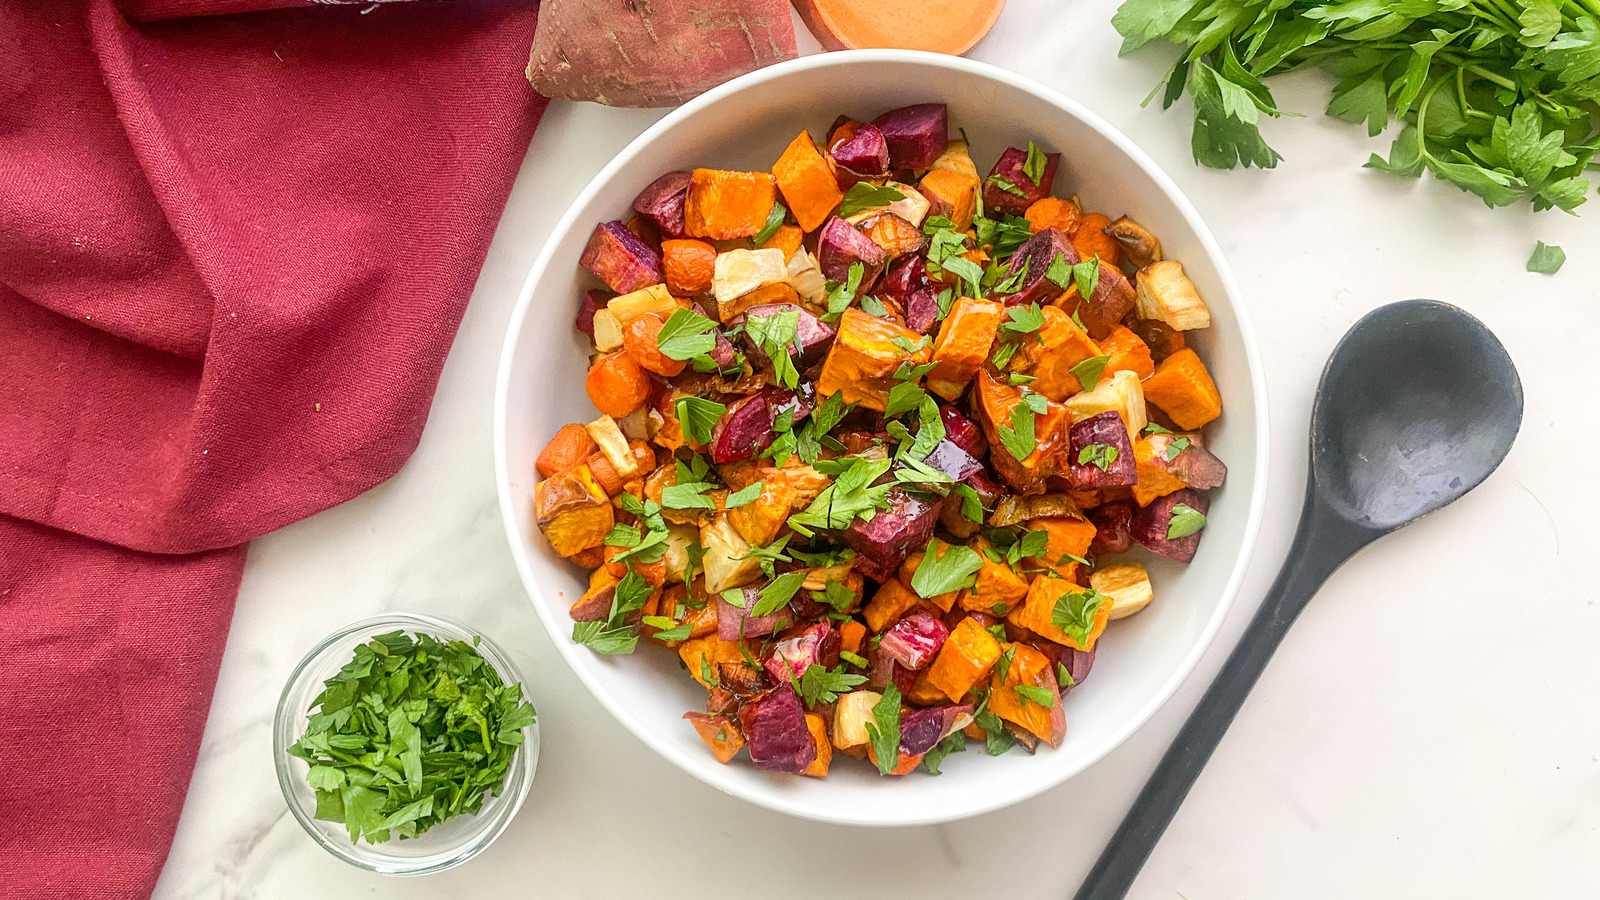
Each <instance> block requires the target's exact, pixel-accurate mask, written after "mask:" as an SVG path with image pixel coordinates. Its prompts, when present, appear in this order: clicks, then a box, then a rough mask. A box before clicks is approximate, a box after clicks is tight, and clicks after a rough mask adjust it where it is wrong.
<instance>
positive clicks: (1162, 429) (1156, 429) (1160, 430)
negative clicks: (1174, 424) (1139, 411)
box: [1144, 422, 1172, 434]
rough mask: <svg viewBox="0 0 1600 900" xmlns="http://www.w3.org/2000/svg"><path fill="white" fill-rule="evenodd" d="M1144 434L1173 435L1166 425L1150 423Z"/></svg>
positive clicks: (1146, 426)
mask: <svg viewBox="0 0 1600 900" xmlns="http://www.w3.org/2000/svg"><path fill="white" fill-rule="evenodd" d="M1144 433H1145V434H1171V433H1172V429H1170V428H1167V427H1166V426H1164V425H1157V424H1156V423H1155V422H1150V423H1148V424H1146V425H1145V426H1144Z"/></svg>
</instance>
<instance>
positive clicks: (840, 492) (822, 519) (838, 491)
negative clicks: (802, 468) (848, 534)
mask: <svg viewBox="0 0 1600 900" xmlns="http://www.w3.org/2000/svg"><path fill="white" fill-rule="evenodd" d="M843 465H844V466H845V468H844V469H842V470H841V471H840V473H839V475H838V477H836V478H835V479H834V481H833V483H832V484H830V485H828V486H827V487H826V488H823V489H822V493H820V494H818V495H817V497H816V499H815V500H812V501H811V505H810V506H807V507H806V508H805V509H804V510H803V511H801V512H798V513H795V514H794V515H792V516H790V517H789V527H791V528H793V529H794V530H796V531H798V532H800V533H801V534H804V535H807V536H809V535H810V529H813V528H827V529H838V528H847V527H849V525H850V523H851V522H853V521H855V519H856V518H857V517H858V516H861V515H863V514H865V513H869V512H874V511H876V510H880V509H887V508H888V506H889V500H888V495H889V490H890V489H891V488H892V487H893V485H890V484H883V485H878V486H875V487H874V486H873V485H872V482H874V481H876V480H877V479H878V478H880V477H882V476H883V474H884V473H885V472H887V471H889V467H890V466H892V465H894V460H893V459H880V460H872V459H865V458H862V457H850V458H848V462H844V463H843ZM819 471H820V469H819Z"/></svg>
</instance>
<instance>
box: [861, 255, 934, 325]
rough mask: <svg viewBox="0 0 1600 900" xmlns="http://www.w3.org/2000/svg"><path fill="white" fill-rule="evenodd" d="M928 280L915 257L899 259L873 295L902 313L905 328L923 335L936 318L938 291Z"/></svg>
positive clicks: (920, 260)
mask: <svg viewBox="0 0 1600 900" xmlns="http://www.w3.org/2000/svg"><path fill="white" fill-rule="evenodd" d="M940 287H941V285H936V284H935V283H934V281H933V279H931V278H929V277H928V267H927V266H926V265H924V264H923V261H922V257H921V256H918V255H916V254H912V255H909V256H904V257H901V258H900V259H899V260H898V261H896V262H895V264H894V265H892V266H890V267H889V271H888V272H886V273H884V276H883V280H882V281H880V282H879V283H878V287H877V290H876V292H875V293H877V295H878V296H880V297H883V298H884V299H888V300H893V301H894V302H895V303H898V304H899V305H900V308H901V309H903V310H905V313H906V327H907V328H909V329H911V330H912V331H915V332H916V333H918V334H927V333H928V332H929V331H931V330H932V329H933V322H934V320H935V319H936V318H938V316H939V289H940Z"/></svg>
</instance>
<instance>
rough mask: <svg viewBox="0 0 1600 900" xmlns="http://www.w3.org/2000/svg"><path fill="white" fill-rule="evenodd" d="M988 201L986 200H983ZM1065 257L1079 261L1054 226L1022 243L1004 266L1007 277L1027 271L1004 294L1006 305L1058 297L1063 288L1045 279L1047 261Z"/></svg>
mask: <svg viewBox="0 0 1600 900" xmlns="http://www.w3.org/2000/svg"><path fill="white" fill-rule="evenodd" d="M985 202H987V201H985ZM1058 256H1059V257H1062V258H1064V259H1066V261H1067V265H1073V264H1075V263H1077V261H1078V253H1077V251H1076V250H1074V249H1072V241H1071V240H1070V239H1069V238H1068V237H1067V236H1066V234H1065V233H1063V232H1060V231H1057V230H1056V229H1054V228H1047V229H1045V230H1044V231H1041V232H1039V233H1038V234H1036V235H1034V236H1033V237H1031V238H1028V239H1027V240H1026V241H1024V242H1023V244H1022V246H1020V247H1018V248H1017V252H1016V253H1014V254H1012V256H1011V262H1010V263H1009V264H1008V265H1007V266H1006V277H1008V278H1009V277H1011V276H1013V275H1016V274H1017V273H1019V272H1022V271H1023V270H1024V269H1026V271H1027V274H1025V275H1023V276H1022V281H1021V284H1020V286H1019V288H1018V290H1017V292H1016V293H1014V294H1010V295H1008V296H1007V297H1006V305H1007V306H1027V305H1028V304H1030V303H1037V304H1039V305H1041V306H1042V305H1044V304H1046V303H1049V302H1050V301H1051V300H1054V299H1055V298H1057V297H1059V296H1061V291H1062V287H1061V285H1058V284H1056V283H1055V282H1054V281H1051V280H1050V279H1049V278H1046V277H1045V275H1046V273H1048V272H1049V271H1050V264H1051V263H1053V262H1054V261H1055V259H1056V257H1058Z"/></svg>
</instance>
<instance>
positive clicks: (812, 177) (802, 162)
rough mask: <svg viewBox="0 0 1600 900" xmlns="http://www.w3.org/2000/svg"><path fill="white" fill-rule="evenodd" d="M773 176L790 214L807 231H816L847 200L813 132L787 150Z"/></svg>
mask: <svg viewBox="0 0 1600 900" xmlns="http://www.w3.org/2000/svg"><path fill="white" fill-rule="evenodd" d="M772 174H773V177H774V178H776V179H777V183H778V190H780V191H782V192H783V199H784V202H785V203H787V204H788V206H789V211H790V212H791V213H794V218H795V221H796V222H799V223H800V227H801V228H802V229H804V230H806V231H816V230H817V228H819V227H820V226H821V225H822V223H823V222H825V221H827V219H828V215H829V214H830V213H832V212H833V210H834V207H836V206H838V205H839V201H840V200H842V199H844V192H843V191H840V190H839V183H838V181H836V180H835V179H834V175H833V166H832V164H830V162H829V161H828V159H827V158H826V157H824V156H823V155H822V153H821V152H820V151H818V150H817V145H816V144H815V143H814V142H813V141H812V140H811V134H810V132H806V131H802V132H800V135H799V137H796V138H795V139H794V140H793V141H792V142H791V143H790V144H789V146H788V147H787V148H785V149H784V151H783V155H782V156H780V157H778V161H777V163H775V164H774V165H773V166H772Z"/></svg>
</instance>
